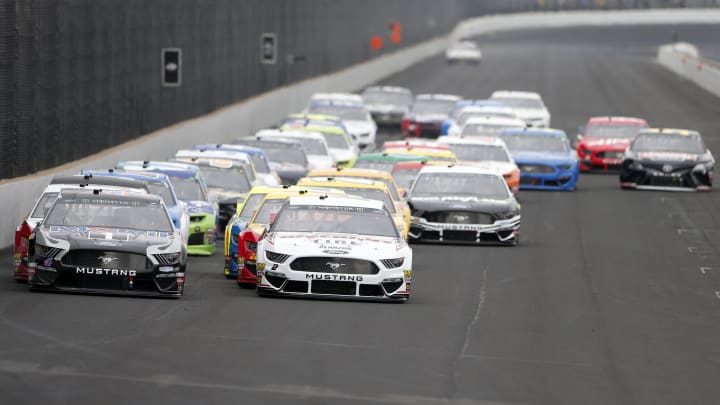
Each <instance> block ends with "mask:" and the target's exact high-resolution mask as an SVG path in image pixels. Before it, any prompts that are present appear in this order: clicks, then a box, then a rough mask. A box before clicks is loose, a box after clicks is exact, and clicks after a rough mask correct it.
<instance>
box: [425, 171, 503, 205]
mask: <svg viewBox="0 0 720 405" xmlns="http://www.w3.org/2000/svg"><path fill="white" fill-rule="evenodd" d="M412 195H413V197H419V196H426V197H428V196H447V195H453V196H472V197H478V198H489V199H494V200H504V199H507V198H509V197H510V194H509V191H508V189H507V186H506V185H505V180H503V179H502V177H500V176H494V175H490V174H479V173H424V174H420V175H419V176H418V178H417V180H415V184H414V185H413V188H412Z"/></svg>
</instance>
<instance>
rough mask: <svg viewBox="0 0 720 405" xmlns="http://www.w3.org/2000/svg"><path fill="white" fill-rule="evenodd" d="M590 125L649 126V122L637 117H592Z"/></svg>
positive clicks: (589, 121)
mask: <svg viewBox="0 0 720 405" xmlns="http://www.w3.org/2000/svg"><path fill="white" fill-rule="evenodd" d="M590 124H644V125H647V121H645V120H644V119H643V118H637V117H621V116H612V115H611V116H597V117H590V119H589V120H588V125H590Z"/></svg>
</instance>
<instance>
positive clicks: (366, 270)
mask: <svg viewBox="0 0 720 405" xmlns="http://www.w3.org/2000/svg"><path fill="white" fill-rule="evenodd" d="M257 273H258V275H257V294H258V295H260V296H274V295H289V296H301V297H321V298H341V299H350V298H352V299H361V300H387V301H401V302H403V301H407V300H408V298H409V297H410V289H411V280H412V250H411V249H410V247H409V246H408V245H407V243H406V242H405V241H404V240H403V238H401V237H400V235H399V234H398V232H397V229H396V228H395V227H394V226H393V221H392V219H391V217H390V215H389V214H388V212H387V210H386V209H385V208H384V207H383V203H381V202H379V201H374V200H366V199H357V198H349V197H334V196H330V197H326V196H311V197H292V198H290V199H289V200H288V201H287V202H286V203H285V205H284V206H283V207H282V209H281V210H280V212H279V213H278V214H277V217H276V218H275V221H274V222H273V223H272V225H271V226H270V227H269V229H267V231H266V232H265V233H264V234H263V237H262V239H261V240H260V242H259V243H258V262H257Z"/></svg>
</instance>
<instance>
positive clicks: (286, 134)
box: [255, 129, 325, 142]
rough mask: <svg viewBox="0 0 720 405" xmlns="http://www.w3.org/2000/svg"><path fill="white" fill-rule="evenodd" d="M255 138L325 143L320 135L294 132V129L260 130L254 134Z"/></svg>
mask: <svg viewBox="0 0 720 405" xmlns="http://www.w3.org/2000/svg"><path fill="white" fill-rule="evenodd" d="M255 137H260V138H263V139H265V138H271V139H272V138H273V137H278V138H280V139H282V138H285V139H288V140H292V139H291V138H302V139H315V140H318V141H322V142H325V137H324V136H323V135H322V133H320V132H317V131H304V130H294V129H287V130H283V129H262V130H260V131H258V132H256V133H255Z"/></svg>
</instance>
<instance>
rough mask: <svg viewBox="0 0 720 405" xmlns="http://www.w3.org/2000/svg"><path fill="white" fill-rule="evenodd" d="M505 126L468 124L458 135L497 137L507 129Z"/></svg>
mask: <svg viewBox="0 0 720 405" xmlns="http://www.w3.org/2000/svg"><path fill="white" fill-rule="evenodd" d="M509 128H512V127H509V126H507V125H505V124H490V123H488V124H468V125H465V126H464V127H463V128H462V131H460V134H461V135H463V136H465V135H471V136H472V135H498V134H499V133H501V132H502V131H504V130H506V129H509Z"/></svg>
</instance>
